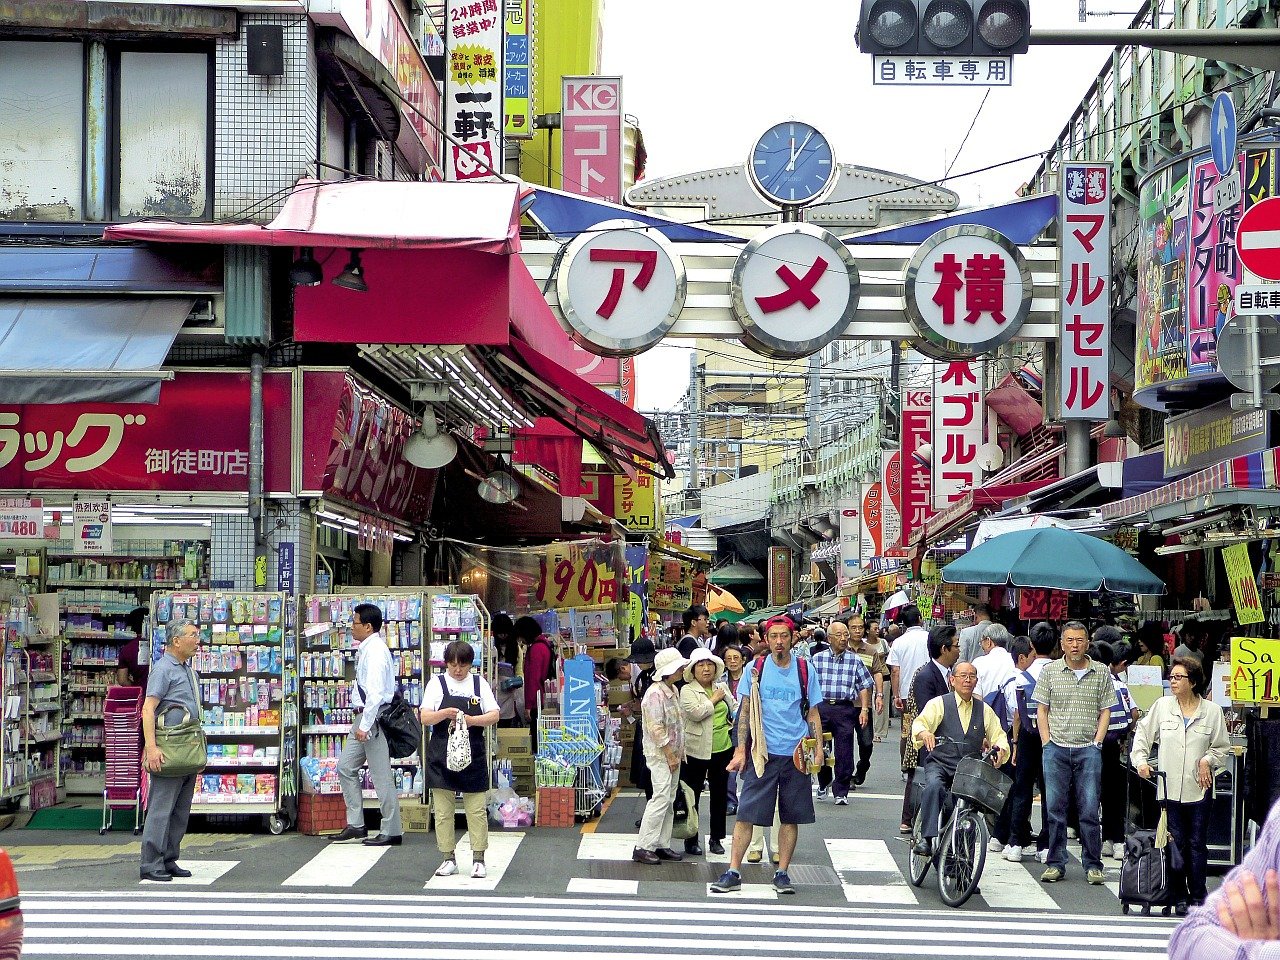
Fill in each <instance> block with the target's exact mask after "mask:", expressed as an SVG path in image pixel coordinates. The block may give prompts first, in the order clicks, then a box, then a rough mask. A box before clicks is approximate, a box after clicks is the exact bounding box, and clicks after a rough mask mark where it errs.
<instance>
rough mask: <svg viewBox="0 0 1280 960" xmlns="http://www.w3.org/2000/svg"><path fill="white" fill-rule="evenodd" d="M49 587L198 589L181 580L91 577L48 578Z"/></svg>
mask: <svg viewBox="0 0 1280 960" xmlns="http://www.w3.org/2000/svg"><path fill="white" fill-rule="evenodd" d="M196 582H197V583H201V584H203V583H207V582H208V581H206V580H199V581H196ZM48 584H49V586H50V587H61V588H71V587H139V588H142V589H147V590H187V589H192V590H199V589H200V587H198V586H194V587H192V586H188V585H187V583H186V581H182V580H129V579H119V578H104V579H101V580H93V579H88V578H85V579H76V580H63V579H50V580H49V582H48Z"/></svg>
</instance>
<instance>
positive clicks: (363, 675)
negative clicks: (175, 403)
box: [334, 603, 404, 847]
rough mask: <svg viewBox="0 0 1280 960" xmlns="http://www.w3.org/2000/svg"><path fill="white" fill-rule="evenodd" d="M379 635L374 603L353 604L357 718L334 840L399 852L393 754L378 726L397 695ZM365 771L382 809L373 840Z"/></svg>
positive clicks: (342, 769) (343, 765) (344, 759)
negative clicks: (367, 822) (340, 826)
mask: <svg viewBox="0 0 1280 960" xmlns="http://www.w3.org/2000/svg"><path fill="white" fill-rule="evenodd" d="M381 630H382V611H381V610H379V609H378V608H377V607H376V606H374V605H373V604H372V603H360V604H356V608H355V610H354V611H352V618H351V635H352V637H354V638H355V641H356V644H357V647H358V649H357V652H356V682H355V689H354V690H352V691H351V705H352V707H353V708H354V709H355V714H356V717H355V721H354V722H353V723H352V725H351V733H350V734H348V736H347V742H346V743H345V744H343V746H342V756H341V757H340V758H339V759H338V779H339V780H340V781H341V782H342V799H343V800H344V801H345V802H346V805H347V826H346V828H345V829H344V830H343V831H342V832H341V833H340V834H338V835H337V836H336V837H335V838H334V842H335V843H354V842H355V841H357V840H360V841H363V843H364V844H365V846H369V847H398V846H400V844H401V843H402V842H403V839H404V838H403V830H402V829H401V826H400V799H399V797H397V796H396V781H395V777H394V776H393V775H392V772H391V753H390V751H389V749H388V747H387V737H386V734H384V733H383V732H382V729H381V728H380V727H379V726H378V711H379V710H381V709H382V705H383V704H385V703H390V702H391V698H392V697H393V696H394V695H395V692H396V678H395V667H394V664H393V662H392V659H391V651H390V650H388V649H387V642H386V641H385V640H384V639H383V638H382V633H381V632H380V631H381ZM366 765H367V766H368V767H369V775H370V776H371V777H372V778H373V788H374V790H375V791H376V792H377V794H378V804H379V806H380V807H381V809H382V827H381V831H380V832H379V834H378V835H377V836H376V837H371V836H369V831H368V830H366V829H365V826H364V795H363V792H362V785H361V777H360V768H361V767H363V766H366Z"/></svg>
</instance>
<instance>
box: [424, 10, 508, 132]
mask: <svg viewBox="0 0 1280 960" xmlns="http://www.w3.org/2000/svg"><path fill="white" fill-rule="evenodd" d="M503 7H504V10H505V14H504V19H505V20H506V27H507V30H506V37H505V38H504V40H503V57H502V60H503V80H502V89H503V116H504V122H503V127H502V129H503V133H505V134H506V135H507V136H508V137H519V138H520V139H524V140H528V139H529V138H531V137H532V136H533V108H532V105H533V25H532V24H531V23H530V22H529V16H530V13H531V9H530V8H531V7H532V4H531V3H530V2H529V0H503ZM427 19H430V18H427Z"/></svg>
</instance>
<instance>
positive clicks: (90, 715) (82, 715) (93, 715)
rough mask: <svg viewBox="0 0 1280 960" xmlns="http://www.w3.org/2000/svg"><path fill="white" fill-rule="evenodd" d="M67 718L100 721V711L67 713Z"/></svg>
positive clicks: (92, 721)
mask: <svg viewBox="0 0 1280 960" xmlns="http://www.w3.org/2000/svg"><path fill="white" fill-rule="evenodd" d="M66 719H68V720H88V721H90V722H91V723H102V714H101V713H68V714H67V716H66Z"/></svg>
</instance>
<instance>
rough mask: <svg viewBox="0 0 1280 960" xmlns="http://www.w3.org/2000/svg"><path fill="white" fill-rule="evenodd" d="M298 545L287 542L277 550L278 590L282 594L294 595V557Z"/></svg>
mask: <svg viewBox="0 0 1280 960" xmlns="http://www.w3.org/2000/svg"><path fill="white" fill-rule="evenodd" d="M296 549H297V545H296V544H295V543H294V542H293V541H292V540H286V541H285V542H284V543H282V544H280V546H279V547H277V548H276V589H277V590H279V591H281V592H282V593H287V594H290V595H292V594H293V593H294V587H295V580H294V573H295V569H294V555H295V551H296Z"/></svg>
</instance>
